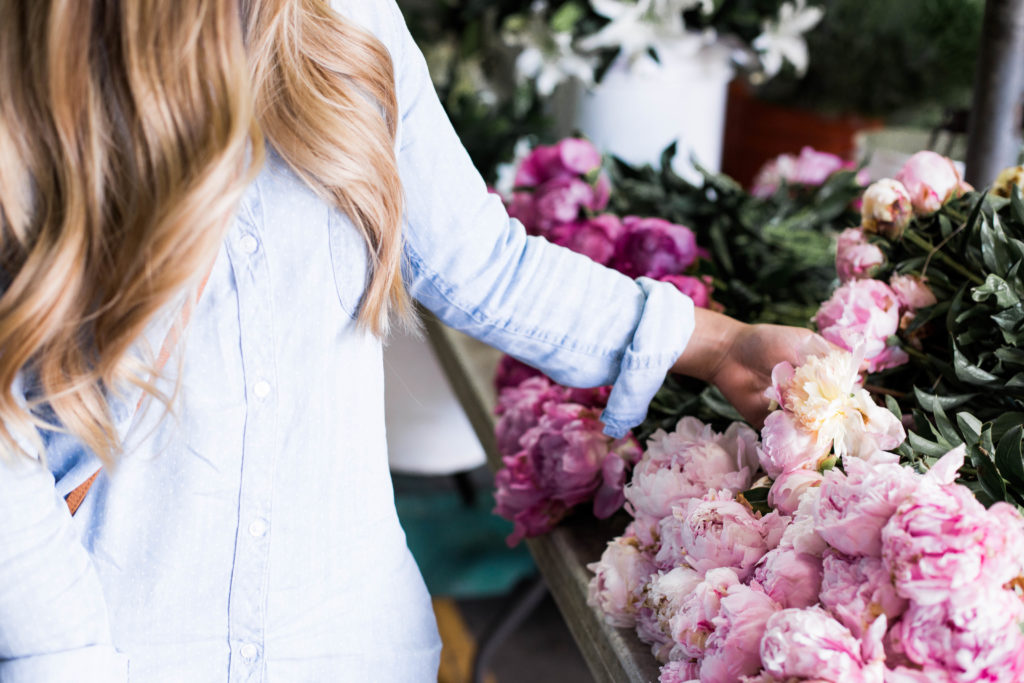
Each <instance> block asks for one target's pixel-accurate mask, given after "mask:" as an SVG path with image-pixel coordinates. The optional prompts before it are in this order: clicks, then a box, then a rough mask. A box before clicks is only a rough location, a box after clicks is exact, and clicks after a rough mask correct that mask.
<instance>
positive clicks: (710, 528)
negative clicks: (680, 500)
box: [673, 491, 789, 580]
mask: <svg viewBox="0 0 1024 683" xmlns="http://www.w3.org/2000/svg"><path fill="white" fill-rule="evenodd" d="M673 516H674V517H676V518H677V519H681V520H682V526H681V528H680V541H681V543H682V547H683V549H684V550H685V552H686V561H687V562H688V563H689V564H690V566H691V567H693V568H694V569H696V570H697V571H699V572H701V573H704V572H707V571H710V570H712V569H716V568H718V567H730V568H732V569H735V570H736V574H737V575H738V576H739V577H740V579H741V580H746V579H747V578H748V577H749V576H750V575H751V573H752V572H753V570H754V565H755V564H756V563H757V561H758V560H760V559H761V558H762V557H764V555H765V553H767V552H768V551H769V550H771V549H772V548H774V547H775V546H777V545H778V543H779V540H780V539H781V538H782V532H783V530H784V528H785V526H786V523H787V522H788V521H789V520H788V518H787V517H782V516H780V515H779V514H778V513H776V512H772V513H769V514H767V515H765V516H764V517H760V516H758V515H755V514H754V513H753V512H751V511H750V508H749V507H747V506H745V505H743V504H742V503H740V502H739V501H737V500H736V499H735V498H733V496H732V494H730V493H729V492H728V491H712V492H710V493H708V494H707V495H705V496H704V497H703V498H699V499H694V500H691V501H690V503H689V505H688V506H687V507H686V508H685V509H683V508H678V507H677V508H674V509H673Z"/></svg>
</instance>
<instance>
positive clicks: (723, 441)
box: [625, 417, 757, 518]
mask: <svg viewBox="0 0 1024 683" xmlns="http://www.w3.org/2000/svg"><path fill="white" fill-rule="evenodd" d="M756 448H757V433H756V432H754V430H752V429H750V428H749V427H746V426H744V425H740V424H735V425H733V426H732V427H730V428H729V429H728V430H727V431H726V432H725V433H724V434H719V433H717V432H713V431H712V430H711V427H709V426H707V425H705V424H704V423H702V422H700V421H699V420H697V419H696V418H693V417H686V418H683V419H682V420H680V421H679V423H678V424H677V425H676V429H675V430H674V431H672V432H671V433H666V432H664V431H662V430H658V431H657V432H655V433H654V435H653V436H652V437H651V438H650V439H649V440H648V442H647V451H646V452H645V453H644V455H643V458H642V459H641V460H640V462H639V463H638V464H637V466H636V467H635V468H634V469H633V479H632V481H631V482H630V483H629V484H628V485H627V486H626V491H625V495H626V500H627V501H629V505H630V508H629V509H630V511H631V512H634V513H642V514H646V515H649V516H652V517H657V518H661V517H666V516H668V515H670V514H672V506H674V505H684V504H685V503H686V502H687V501H688V500H689V499H690V498H699V497H700V496H702V495H704V494H705V493H706V492H707V491H709V490H711V489H728V490H729V491H730V492H732V493H739V492H740V491H743V490H745V489H747V488H749V487H750V484H751V479H752V477H751V475H752V474H753V472H754V470H755V469H756V468H757V461H756V455H755V453H756Z"/></svg>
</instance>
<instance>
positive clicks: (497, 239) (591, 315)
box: [389, 0, 694, 436]
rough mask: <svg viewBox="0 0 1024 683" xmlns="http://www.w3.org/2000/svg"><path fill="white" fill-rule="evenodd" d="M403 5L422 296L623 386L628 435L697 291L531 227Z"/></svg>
mask: <svg viewBox="0 0 1024 683" xmlns="http://www.w3.org/2000/svg"><path fill="white" fill-rule="evenodd" d="M389 4H393V2H391V0H389ZM394 12H395V13H396V15H397V17H396V27H397V28H396V35H395V42H394V43H393V44H392V56H393V58H394V61H395V68H396V72H397V80H398V100H399V106H400V108H401V112H402V121H401V127H400V150H399V156H398V160H399V169H400V172H401V176H402V180H403V185H404V190H405V198H406V218H407V226H406V231H405V233H406V234H405V239H406V244H405V253H406V257H407V264H406V277H407V281H408V283H409V287H410V291H411V293H412V295H413V296H414V297H415V298H416V299H417V300H418V301H420V302H421V303H422V304H424V305H425V306H426V307H427V308H429V309H430V310H431V311H433V312H434V313H435V314H436V315H437V316H438V317H439V318H440V319H441V320H442V321H443V322H444V323H446V324H447V325H450V326H452V327H454V328H456V329H459V330H461V331H463V332H466V333H467V334H469V335H471V336H474V337H476V338H478V339H480V340H481V341H483V342H486V343H487V344H490V345H491V346H494V347H496V348H498V349H500V350H502V351H504V352H505V353H508V354H510V355H512V356H514V357H516V358H518V359H520V360H522V361H524V362H526V363H529V364H530V365H533V366H535V367H537V368H539V369H541V370H542V371H544V372H545V373H546V374H548V375H549V376H550V377H552V378H553V379H554V380H556V381H557V382H560V383H562V384H566V385H569V386H599V385H607V384H611V385H613V386H612V393H611V396H610V398H609V401H608V405H607V408H606V410H605V412H604V414H603V416H602V419H603V421H604V423H605V426H606V429H605V431H606V432H607V433H609V434H611V435H615V436H620V435H622V434H624V433H625V432H626V431H628V430H629V428H631V427H633V426H635V425H637V424H639V423H640V422H641V421H643V419H644V417H645V416H646V413H647V406H648V404H649V403H650V400H651V398H652V397H653V396H654V394H655V392H656V391H657V390H658V388H659V387H660V386H661V383H662V382H663V381H664V378H665V374H666V373H667V372H668V370H669V368H670V367H671V366H672V364H673V363H674V362H675V361H676V359H678V357H679V355H680V354H681V353H682V351H683V349H684V348H685V346H686V343H687V342H688V340H689V338H690V335H691V334H692V332H693V321H694V315H693V302H692V301H691V300H690V299H689V298H688V297H686V296H685V295H683V294H682V293H681V292H679V291H678V290H677V289H676V288H675V287H674V286H672V285H669V284H666V283H662V282H656V281H653V280H649V279H645V278H640V279H638V280H636V281H634V280H631V279H629V278H628V277H626V276H624V275H622V274H621V273H618V272H616V271H613V270H610V269H608V268H605V267H603V266H600V265H598V264H597V263H595V262H593V261H591V260H590V259H588V258H586V257H585V256H581V255H579V254H576V253H573V252H571V251H569V250H567V249H564V248H561V247H558V246H555V245H553V244H550V243H549V242H547V241H546V240H544V239H543V238H539V237H534V236H527V235H526V232H525V230H524V229H523V226H522V225H521V224H520V223H519V222H518V221H516V220H513V219H510V218H509V217H508V214H507V212H506V211H505V207H504V205H503V204H502V202H501V200H500V199H499V198H498V197H496V196H495V195H493V194H491V193H489V192H488V190H487V187H486V185H485V183H484V181H483V179H482V178H481V177H480V175H479V174H478V173H477V171H476V169H475V168H474V167H473V164H472V161H471V160H470V158H469V156H468V154H467V153H466V151H465V150H464V148H463V147H462V144H461V143H460V142H459V140H458V138H457V136H456V134H455V132H454V130H453V129H452V126H451V124H450V122H449V121H448V118H447V116H446V114H445V112H444V110H443V108H442V107H441V104H440V102H439V101H438V99H437V96H436V94H435V92H434V89H433V86H432V84H431V81H430V78H429V74H428V71H427V66H426V64H425V62H424V59H423V56H422V54H421V53H420V51H419V50H418V48H417V47H416V46H415V44H414V43H413V41H412V38H411V37H410V36H409V33H408V31H407V30H406V29H405V24H404V22H403V21H402V19H401V15H400V14H399V13H398V10H397V9H395V10H394Z"/></svg>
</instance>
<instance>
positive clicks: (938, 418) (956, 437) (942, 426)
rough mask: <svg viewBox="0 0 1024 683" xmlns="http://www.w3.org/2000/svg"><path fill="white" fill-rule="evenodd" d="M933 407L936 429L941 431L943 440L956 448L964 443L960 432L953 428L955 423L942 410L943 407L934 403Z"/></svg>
mask: <svg viewBox="0 0 1024 683" xmlns="http://www.w3.org/2000/svg"><path fill="white" fill-rule="evenodd" d="M932 405H933V407H934V410H933V411H932V415H933V417H934V418H935V428H936V429H938V430H939V434H940V435H942V438H943V439H945V441H946V443H947V444H949V446H950V447H953V446H956V445H957V444H959V443H960V442H961V441H963V439H962V438H961V437H960V434H959V432H957V431H956V428H955V427H953V423H952V422H950V421H949V418H948V417H947V416H946V411H944V410H943V409H942V406H940V405H939V404H938V403H933V404H932Z"/></svg>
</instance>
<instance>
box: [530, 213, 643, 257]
mask: <svg viewBox="0 0 1024 683" xmlns="http://www.w3.org/2000/svg"><path fill="white" fill-rule="evenodd" d="M623 232H624V228H623V227H622V222H621V221H620V220H619V219H618V218H617V217H616V216H613V215H612V214H609V213H605V214H601V215H600V216H594V217H593V218H585V219H583V220H573V221H571V222H568V223H562V224H560V225H556V226H554V227H553V228H551V231H550V234H549V235H548V238H549V239H550V240H551V241H552V242H554V243H555V244H559V245H561V246H563V247H568V248H569V249H572V250H573V251H575V252H577V253H579V254H583V255H584V256H588V257H590V258H591V259H592V260H594V261H597V262H598V263H600V264H602V265H604V264H607V263H608V262H609V261H611V260H612V257H613V256H614V255H615V248H616V245H617V244H618V243H619V240H620V239H621V238H622V234H623Z"/></svg>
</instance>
